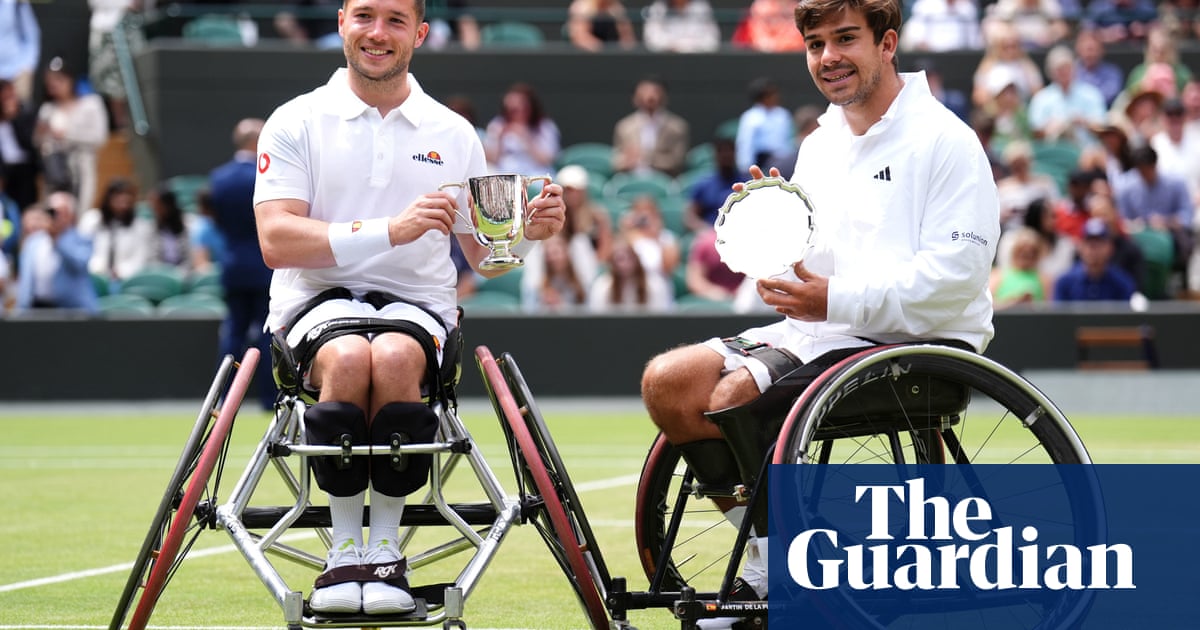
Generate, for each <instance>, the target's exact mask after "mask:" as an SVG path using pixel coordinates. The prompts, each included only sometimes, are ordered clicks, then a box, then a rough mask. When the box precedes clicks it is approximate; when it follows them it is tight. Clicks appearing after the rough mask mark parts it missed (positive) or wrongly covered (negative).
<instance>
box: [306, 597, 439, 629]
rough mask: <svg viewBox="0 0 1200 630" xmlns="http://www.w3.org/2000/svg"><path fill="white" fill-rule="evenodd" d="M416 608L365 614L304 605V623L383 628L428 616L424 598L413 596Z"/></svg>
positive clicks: (334, 626)
mask: <svg viewBox="0 0 1200 630" xmlns="http://www.w3.org/2000/svg"><path fill="white" fill-rule="evenodd" d="M413 601H414V602H415V603H416V604H417V608H416V609H415V610H413V611H412V612H408V613H404V614H400V615H367V614H364V613H360V612H359V613H318V612H313V611H311V610H309V609H308V607H307V605H306V606H305V613H306V614H307V615H308V617H307V618H306V619H305V620H304V623H305V624H306V625H310V626H314V627H321V628H383V627H387V626H391V625H395V624H398V623H409V624H411V623H413V622H420V621H424V620H425V619H428V618H429V606H428V605H427V604H426V602H425V600H424V599H421V598H420V597H417V598H414V599H413Z"/></svg>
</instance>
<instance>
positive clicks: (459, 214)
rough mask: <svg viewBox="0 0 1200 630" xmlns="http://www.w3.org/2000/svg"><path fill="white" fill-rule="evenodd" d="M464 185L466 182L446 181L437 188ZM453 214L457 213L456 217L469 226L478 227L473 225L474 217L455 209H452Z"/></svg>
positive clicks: (462, 186)
mask: <svg viewBox="0 0 1200 630" xmlns="http://www.w3.org/2000/svg"><path fill="white" fill-rule="evenodd" d="M466 187H467V184H466V182H447V183H445V184H442V185H441V186H438V190H446V189H447V188H466ZM468 196H470V194H469V193H468ZM454 214H457V215H458V217H459V218H460V219H462V220H463V221H465V222H466V223H467V225H469V226H471V228H472V229H475V228H476V227H478V226H476V225H475V220H474V219H472V218H471V217H469V216H467V215H465V214H463V213H462V212H460V211H458V210H457V209H456V210H455V211H454Z"/></svg>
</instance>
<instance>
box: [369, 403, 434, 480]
mask: <svg viewBox="0 0 1200 630" xmlns="http://www.w3.org/2000/svg"><path fill="white" fill-rule="evenodd" d="M437 426H438V423H437V414H435V413H434V412H433V410H432V409H430V408H429V407H428V406H426V405H425V404H424V403H419V402H395V403H388V404H386V405H384V406H383V407H382V408H380V409H379V411H378V412H377V413H376V414H375V419H374V420H372V421H371V444H372V445H373V446H380V445H401V444H425V443H429V442H432V441H433V438H434V436H435V435H437ZM432 464H433V455H431V454H429V453H407V454H395V455H392V454H386V455H372V456H371V485H372V486H374V488H375V489H376V490H378V491H379V492H380V493H382V494H384V495H386V496H389V497H403V496H408V495H410V494H412V493H413V492H416V491H417V490H418V489H420V488H421V486H424V485H425V482H426V481H427V480H428V479H429V467H430V466H431V465H432Z"/></svg>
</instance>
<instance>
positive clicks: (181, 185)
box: [167, 174, 208, 213]
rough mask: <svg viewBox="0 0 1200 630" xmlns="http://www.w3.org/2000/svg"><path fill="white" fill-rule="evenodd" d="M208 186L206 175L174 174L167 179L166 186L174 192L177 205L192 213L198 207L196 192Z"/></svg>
mask: <svg viewBox="0 0 1200 630" xmlns="http://www.w3.org/2000/svg"><path fill="white" fill-rule="evenodd" d="M207 186H208V175H191V174H189V175H176V176H174V177H172V178H170V179H168V180H167V187H168V188H170V189H171V192H174V193H175V198H176V200H178V201H179V207H180V208H181V209H182V210H183V211H184V212H188V213H194V212H196V211H197V209H198V208H199V204H198V203H197V201H196V194H197V193H199V192H200V190H201V189H203V188H205V187H207Z"/></svg>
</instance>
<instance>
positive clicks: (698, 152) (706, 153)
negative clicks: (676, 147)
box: [684, 142, 717, 171]
mask: <svg viewBox="0 0 1200 630" xmlns="http://www.w3.org/2000/svg"><path fill="white" fill-rule="evenodd" d="M716 166H717V154H716V150H715V149H713V145H712V143H711V142H705V143H704V144H697V145H696V146H694V147H692V148H691V149H689V150H688V152H687V157H686V158H685V159H684V168H685V169H687V170H689V171H691V170H696V169H707V170H711V169H713V168H716Z"/></svg>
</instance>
